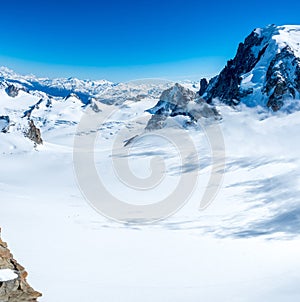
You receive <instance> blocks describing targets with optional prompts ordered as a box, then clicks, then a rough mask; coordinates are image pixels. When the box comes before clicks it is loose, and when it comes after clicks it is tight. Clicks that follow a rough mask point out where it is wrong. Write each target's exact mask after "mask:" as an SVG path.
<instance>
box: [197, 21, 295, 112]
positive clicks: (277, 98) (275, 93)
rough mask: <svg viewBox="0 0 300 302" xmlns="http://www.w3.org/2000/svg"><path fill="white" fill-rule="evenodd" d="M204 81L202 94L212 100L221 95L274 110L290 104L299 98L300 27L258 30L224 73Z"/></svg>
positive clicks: (231, 101) (232, 102)
mask: <svg viewBox="0 0 300 302" xmlns="http://www.w3.org/2000/svg"><path fill="white" fill-rule="evenodd" d="M202 83H203V85H202V88H201V95H202V96H203V97H204V98H205V99H206V100H207V101H209V102H211V101H212V100H213V99H215V98H218V99H220V100H221V101H222V102H224V103H226V104H229V105H236V104H238V103H240V102H243V103H244V104H246V105H248V106H257V105H260V106H263V107H270V108H272V109H273V111H277V110H279V109H280V108H282V107H284V106H285V105H286V104H289V105H290V100H297V99H299V98H300V26H299V25H284V26H276V25H269V26H267V27H266V28H257V29H255V30H254V31H253V32H252V33H251V34H250V35H249V36H248V37H247V38H246V39H245V41H244V42H243V43H240V45H239V47H238V50H237V53H236V56H235V57H234V58H233V59H232V60H229V61H228V62H227V65H226V66H225V68H224V69H223V70H222V71H221V73H220V74H219V75H218V76H217V77H215V78H213V79H212V80H211V81H210V82H209V84H207V81H205V80H204V79H203V81H202ZM297 103H298V102H294V104H295V105H296V106H297Z"/></svg>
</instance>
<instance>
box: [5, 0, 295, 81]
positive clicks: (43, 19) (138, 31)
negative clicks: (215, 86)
mask: <svg viewBox="0 0 300 302" xmlns="http://www.w3.org/2000/svg"><path fill="white" fill-rule="evenodd" d="M299 12H300V1H299V0H298V1H289V0H285V1H277V2H276V1H269V0H266V1H264V0H260V1H257V0H252V1H238V0H232V1H209V0H208V1H193V0H184V1H182V0H180V1H179V0H172V1H164V0H151V1H146V0H139V1H135V0H126V1H116V0H115V1H108V0H106V1H90V0H85V1H79V0H73V1H63V0H61V1H57V0H53V1H30V0H27V1H24V0H23V1H13V2H12V1H1V5H0V26H1V31H0V32H1V36H0V66H1V65H3V66H7V67H9V68H12V69H14V70H15V71H17V72H20V73H33V74H36V75H38V76H49V77H60V76H66V77H69V76H76V77H79V78H89V79H102V78H105V79H109V80H112V81H124V80H130V79H137V78H145V77H146V78H148V77H161V78H168V79H174V80H175V79H176V80H177V79H178V80H179V79H198V78H200V77H202V76H212V75H215V74H216V73H217V72H218V71H219V70H220V69H221V68H222V67H223V66H224V65H225V63H226V60H227V59H230V58H232V57H233V56H234V54H235V52H236V49H237V46H238V43H239V42H241V41H243V40H244V38H245V37H246V36H247V35H248V34H249V33H250V32H251V31H252V30H253V29H254V28H256V27H264V26H266V25H267V24H271V23H274V24H278V25H283V24H300V14H299Z"/></svg>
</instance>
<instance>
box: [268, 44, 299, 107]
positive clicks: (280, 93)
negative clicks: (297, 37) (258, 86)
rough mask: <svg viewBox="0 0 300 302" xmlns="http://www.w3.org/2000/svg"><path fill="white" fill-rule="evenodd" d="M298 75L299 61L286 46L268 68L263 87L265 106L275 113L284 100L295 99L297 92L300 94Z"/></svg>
mask: <svg viewBox="0 0 300 302" xmlns="http://www.w3.org/2000/svg"><path fill="white" fill-rule="evenodd" d="M284 62H285V63H284ZM287 62H288V64H287ZM299 75H300V59H299V58H296V57H295V56H294V54H293V52H292V50H291V49H290V48H289V47H288V46H287V47H285V48H284V49H282V51H281V52H280V53H278V54H276V56H275V57H274V59H273V60H272V61H271V63H270V66H269V68H268V71H267V76H266V85H265V92H266V93H267V95H268V97H269V99H268V103H267V106H268V107H271V108H272V109H273V110H274V111H277V110H279V109H280V108H281V107H282V106H283V104H284V100H285V99H295V97H296V94H297V92H298V93H299V92H300V77H299Z"/></svg>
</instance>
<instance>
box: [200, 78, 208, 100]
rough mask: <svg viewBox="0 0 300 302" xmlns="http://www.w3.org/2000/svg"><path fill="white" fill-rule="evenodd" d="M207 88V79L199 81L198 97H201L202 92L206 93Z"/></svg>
mask: <svg viewBox="0 0 300 302" xmlns="http://www.w3.org/2000/svg"><path fill="white" fill-rule="evenodd" d="M207 87H208V82H207V79H206V78H203V79H201V80H200V90H199V95H200V96H201V95H203V94H204V92H205V91H206V89H207Z"/></svg>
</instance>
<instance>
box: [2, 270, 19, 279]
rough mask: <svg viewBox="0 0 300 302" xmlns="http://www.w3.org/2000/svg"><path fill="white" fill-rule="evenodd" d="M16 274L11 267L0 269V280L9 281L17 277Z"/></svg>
mask: <svg viewBox="0 0 300 302" xmlns="http://www.w3.org/2000/svg"><path fill="white" fill-rule="evenodd" d="M17 278H18V275H17V274H15V273H14V272H13V271H12V270H11V269H0V282H5V281H10V280H14V279H17Z"/></svg>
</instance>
